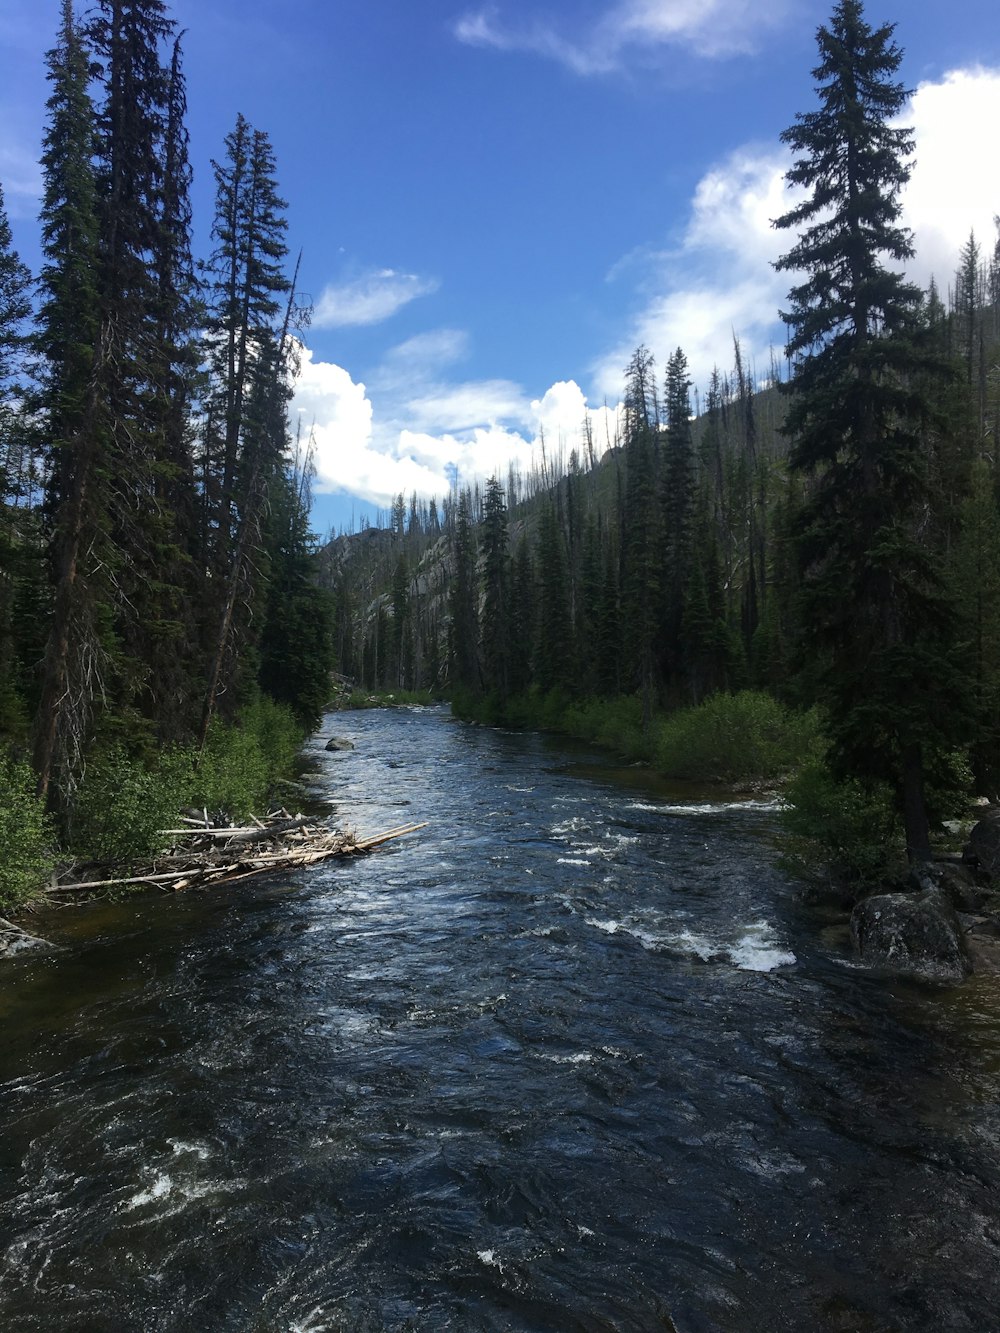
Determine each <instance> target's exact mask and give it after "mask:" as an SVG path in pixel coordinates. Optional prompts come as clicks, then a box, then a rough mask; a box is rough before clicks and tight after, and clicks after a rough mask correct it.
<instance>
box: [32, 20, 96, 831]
mask: <svg viewBox="0 0 1000 1333" xmlns="http://www.w3.org/2000/svg"><path fill="white" fill-rule="evenodd" d="M47 65H48V78H49V84H50V89H51V91H50V95H49V99H48V103H47V107H48V113H49V120H48V126H47V129H46V134H45V139H44V145H43V154H42V172H43V179H44V193H43V199H42V215H41V222H42V245H43V266H42V272H41V281H40V288H41V309H40V314H39V321H38V332H37V350H38V353H39V359H40V365H41V373H42V377H43V384H42V413H43V416H44V429H45V434H46V443H47V460H46V461H47V497H46V509H47V512H48V516H49V522H50V547H51V565H52V577H53V583H54V589H55V591H54V602H53V609H52V617H51V623H50V627H49V633H48V640H47V643H46V647H45V654H44V662H43V667H42V682H41V690H40V697H39V704H38V710H37V717H36V725H35V750H34V763H35V770H36V773H37V775H38V789H39V793H40V794H41V795H42V796H46V797H48V798H49V800H50V802H51V803H53V804H56V803H65V802H66V801H67V800H68V799H69V798H70V797H71V796H72V793H73V791H74V789H75V786H76V783H77V781H78V779H79V776H80V773H81V771H82V763H83V750H84V746H85V744H86V741H87V737H88V735H89V732H90V724H91V718H92V714H93V708H94V700H95V698H98V697H100V696H102V695H103V693H104V689H105V679H106V677H107V675H108V668H107V664H108V660H109V656H110V626H109V619H110V608H111V607H113V605H114V601H115V589H114V587H113V576H112V571H113V569H114V567H115V563H116V555H115V551H114V543H113V539H112V535H111V532H110V524H109V519H108V494H109V487H110V477H111V475H112V473H113V472H114V462H113V451H112V444H111V438H110V424H109V419H108V418H109V409H108V403H107V400H106V398H105V396H104V393H103V384H104V379H105V376H106V375H107V374H108V373H109V370H108V362H109V361H110V359H111V357H112V355H113V347H112V339H111V327H110V325H109V323H108V321H107V319H105V318H103V317H102V296H101V289H100V283H99V245H100V239H99V224H98V215H97V184H96V180H95V175H94V167H93V153H94V147H95V127H94V108H93V104H92V102H91V99H90V92H89V82H90V57H89V53H88V50H87V47H86V45H85V43H84V40H83V36H82V33H81V31H80V29H79V27H78V26H77V24H76V22H75V20H74V17H73V10H72V5H71V2H70V0H63V8H62V26H61V28H60V32H59V39H58V43H57V45H56V46H55V48H54V49H53V50H52V51H50V52H49V53H48V56H47ZM56 797H58V802H57V800H56Z"/></svg>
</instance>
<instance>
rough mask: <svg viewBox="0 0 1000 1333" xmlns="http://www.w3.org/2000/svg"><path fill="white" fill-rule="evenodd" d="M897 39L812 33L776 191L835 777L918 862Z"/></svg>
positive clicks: (935, 610) (904, 153)
mask: <svg viewBox="0 0 1000 1333" xmlns="http://www.w3.org/2000/svg"><path fill="white" fill-rule="evenodd" d="M892 34H893V27H892V26H891V25H888V24H886V25H883V26H882V27H879V28H874V29H873V28H872V27H870V26H869V24H868V23H867V22H866V21H865V18H864V14H863V10H862V6H861V3H860V0H839V3H838V4H837V6H836V7H835V9H834V11H833V15H832V18H831V20H830V23H829V25H828V26H823V27H821V28H820V29H819V31H818V34H817V40H818V44H819V53H820V63H819V65H818V66H817V68H816V69H815V71H814V77H815V79H816V83H817V93H818V97H819V107H818V109H817V110H815V111H811V112H808V113H805V114H800V115H799V116H798V117H797V118H796V123H795V125H793V126H792V127H791V128H790V129H788V130H786V131H785V133H784V135H783V139H784V142H785V143H787V144H789V145H790V147H791V148H792V149H793V151H794V152H795V153H796V154H798V156H797V158H796V160H795V163H794V165H793V166H792V168H791V170H790V171H789V172H788V176H787V180H788V182H789V184H791V185H795V186H800V187H804V189H805V190H806V191H807V195H806V198H805V199H804V200H803V202H802V203H800V204H798V205H797V206H795V207H794V208H792V209H790V210H789V211H788V212H787V213H785V214H784V215H783V216H782V217H780V218H778V219H777V222H776V225H777V226H778V227H781V228H785V229H788V228H795V229H800V228H801V229H802V230H801V232H800V235H799V237H798V239H797V240H796V242H795V244H794V245H793V246H792V248H791V249H790V250H789V251H788V252H787V253H786V254H785V255H783V256H782V258H781V259H780V260H779V262H778V267H779V269H784V270H791V271H796V272H797V271H802V272H804V273H805V274H806V277H805V279H804V281H803V282H801V283H799V284H798V285H796V286H795V287H793V288H792V290H791V293H790V309H789V311H788V312H787V313H785V314H783V318H784V320H785V322H786V324H787V325H788V330H789V344H788V345H789V352H790V355H791V356H792V357H794V358H795V373H794V375H793V377H792V379H791V381H790V382H789V385H788V389H789V392H790V398H791V401H790V405H789V412H788V418H787V424H786V429H787V431H788V432H789V434H790V435H791V436H792V439H793V448H792V454H791V461H792V465H793V467H794V468H795V469H797V470H798V471H800V472H803V473H805V474H807V475H808V476H809V477H811V478H812V479H813V484H812V487H811V491H810V494H809V496H808V498H807V501H806V504H805V507H804V509H803V512H802V516H801V522H800V558H801V561H802V565H803V570H804V593H805V597H806V601H807V610H806V622H807V624H808V625H809V627H810V641H811V643H810V646H811V650H812V652H813V654H814V656H815V659H816V660H817V661H818V662H819V663H820V665H821V672H820V680H821V688H822V692H823V696H824V702H825V704H826V706H827V709H828V712H829V718H830V728H831V735H832V741H833V756H834V759H835V762H836V764H837V766H838V767H839V769H840V770H841V771H842V772H846V773H852V774H855V775H858V776H861V777H863V778H867V779H883V780H888V781H890V782H891V783H892V784H893V785H894V787H895V789H896V791H897V793H898V797H899V803H900V807H901V810H902V812H903V816H904V824H905V829H906V841H907V848H908V851H909V855H910V856H911V858H914V859H921V858H925V857H927V856H929V854H930V853H929V824H928V815H927V808H926V800H925V792H924V779H925V771H926V767H927V762H928V759H929V758H931V757H933V756H934V755H935V754H936V753H940V752H941V751H942V750H943V749H946V748H947V746H948V743H949V741H950V740H951V737H950V735H948V734H947V733H948V732H949V722H950V720H951V719H952V718H954V716H955V706H954V698H953V693H954V692H953V690H951V689H950V688H949V687H950V686H951V684H952V682H953V681H954V673H953V670H952V667H951V665H950V664H949V663H947V661H946V660H945V645H946V642H947V634H948V627H949V620H948V616H947V611H946V607H945V605H944V601H943V598H942V596H941V592H940V587H939V581H938V578H937V576H936V572H935V568H934V563H933V560H932V558H931V556H930V553H929V552H928V551H927V550H926V549H925V548H924V546H923V544H922V541H921V525H922V523H923V520H924V516H925V514H926V512H927V509H928V506H929V505H930V496H929V494H928V489H927V486H926V484H925V472H924V459H923V458H922V455H921V432H920V427H921V422H922V418H923V416H924V414H925V411H926V408H925V403H924V402H923V401H922V399H921V398H920V396H919V394H917V393H916V392H915V390H914V388H913V386H912V380H913V377H914V374H915V372H917V371H919V370H921V369H923V368H924V366H925V358H924V357H923V355H922V354H921V352H920V351H919V349H918V347H917V345H916V343H915V338H916V335H917V323H918V319H917V315H918V310H919V307H920V293H919V291H918V290H917V289H916V288H915V287H914V286H912V285H910V284H909V283H907V282H906V281H905V279H904V278H903V277H902V276H901V275H900V274H899V273H898V272H897V271H896V269H894V268H892V267H889V266H888V265H891V264H900V263H902V262H903V261H905V260H906V259H908V258H909V257H910V256H911V254H912V246H911V242H910V237H909V234H908V233H907V232H906V231H905V230H904V229H903V228H902V227H901V226H900V225H899V212H900V207H899V192H900V189H901V187H902V186H903V184H904V183H905V182H906V180H907V179H908V177H909V174H910V168H909V165H908V163H907V158H908V157H909V155H910V153H911V151H912V146H913V136H912V133H911V131H910V130H908V129H902V128H899V127H898V126H896V124H895V123H894V121H895V117H896V116H897V115H898V113H899V111H900V110H901V109H902V106H903V103H904V101H905V99H906V90H905V88H904V87H903V85H902V84H901V83H899V82H897V81H896V78H895V75H896V73H897V71H898V69H899V65H900V62H901V59H902V54H901V52H900V50H899V48H898V47H897V46H896V44H895V43H894V41H893V40H892Z"/></svg>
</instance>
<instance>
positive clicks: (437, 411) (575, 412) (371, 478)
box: [293, 335, 617, 507]
mask: <svg viewBox="0 0 1000 1333" xmlns="http://www.w3.org/2000/svg"><path fill="white" fill-rule="evenodd" d="M412 341H415V340H412ZM434 345H435V341H434V335H427V336H426V342H425V344H424V346H425V349H426V348H430V347H432V346H434ZM437 345H438V346H446V340H441V341H439V342H438V343H437ZM451 345H452V346H453V345H454V344H451ZM404 349H408V351H409V352H412V351H413V348H412V346H409V347H408V345H407V344H403V345H402V346H401V347H399V348H395V349H393V351H392V352H391V353H390V354H389V355H388V357H387V358H386V363H385V364H384V365H383V366H382V367H380V368H379V371H378V373H377V375H376V376H373V377H372V383H373V384H374V383H379V384H381V386H382V389H381V391H380V392H379V393H377V394H376V401H377V403H378V410H377V411H376V408H375V405H374V403H373V400H372V398H370V397H369V392H368V388H367V387H366V385H365V384H362V383H355V381H354V380H352V378H351V376H350V375H349V374H348V372H347V371H346V370H344V369H343V368H342V367H340V366H336V365H333V364H331V363H329V362H323V361H317V360H315V358H314V356H313V353H312V352H311V351H310V350H309V349H308V348H303V349H302V358H301V369H300V373H299V378H298V381H297V383H296V392H295V399H294V402H293V411H294V412H296V413H297V414H298V417H299V420H300V421H301V423H302V428H303V432H304V433H309V431H310V430H311V431H312V436H313V440H314V443H315V448H316V453H315V462H316V469H317V477H316V490H317V491H325V492H343V493H346V494H350V495H356V496H358V497H359V498H361V499H363V500H367V501H369V502H370V503H372V504H374V505H377V506H380V507H384V506H388V505H389V504H390V503H391V501H392V497H393V496H394V495H397V494H398V493H399V492H400V491H402V492H403V493H404V494H405V495H409V494H410V493H411V492H413V491H416V492H417V494H418V495H420V496H422V497H430V496H432V495H437V496H441V495H444V494H446V493H447V491H448V490H449V489H450V486H451V478H452V475H453V474H454V473H455V472H456V471H457V473H458V475H459V477H460V478H461V479H462V481H463V482H467V481H473V480H475V479H479V480H484V479H485V478H486V477H488V476H490V475H491V474H493V473H497V474H498V475H500V476H501V477H505V476H506V472H507V468H508V465H509V464H510V463H514V464H515V465H516V466H517V467H518V468H520V469H521V470H522V472H528V471H529V470H530V469H531V468H532V466H534V465H537V464H538V463H539V462H540V460H541V435H542V432H543V431H544V435H545V440H546V449H547V451H548V456H549V458H550V459H551V458H552V455H553V453H554V452H555V451H556V449H557V448H560V447H561V448H562V451H563V452H564V453H565V454H568V452H569V450H570V449H573V448H576V449H579V450H580V451H581V453H582V449H583V445H582V438H581V437H582V423H583V419H584V415H585V414H587V413H589V414H590V417H591V421H592V429H593V436H594V447H595V451H596V452H597V453H598V454H600V453H602V452H603V450H604V448H605V447H606V441H608V440H610V441H612V442H613V441H614V438H615V433H616V425H617V419H616V413H615V409H605V408H599V409H592V408H588V406H587V403H586V399H585V398H584V395H583V393H582V391H581V390H580V388H579V386H578V385H576V384H575V383H574V382H573V381H564V382H560V383H558V384H554V385H552V386H551V388H549V389H548V390H547V391H546V392H545V394H543V395H542V397H541V398H540V399H537V400H535V401H534V402H530V403H529V402H528V401H527V400H526V398H525V396H524V394H523V393H522V392H521V391H520V390H519V389H518V388H517V386H516V385H510V384H508V383H507V382H506V381H493V380H486V381H482V382H476V381H470V382H467V383H464V384H460V385H452V386H450V387H449V386H445V385H442V386H439V392H438V394H437V397H436V398H434V397H433V396H432V395H431V393H428V394H427V395H426V396H425V397H424V399H423V400H420V401H419V409H420V410H419V412H418V413H414V412H413V411H412V410H411V408H412V404H411V403H410V401H409V400H408V399H406V397H405V395H404V396H403V397H400V396H399V389H400V387H401V386H400V385H399V384H396V385H395V387H394V384H393V380H392V377H391V370H392V364H393V362H394V361H395V362H396V363H398V361H399V360H400V357H401V355H402V356H403V357H404V359H405V355H406V352H405V351H404ZM404 383H405V384H406V385H408V384H409V383H410V381H409V379H406V380H405V382H404ZM499 409H503V412H501V411H499ZM421 414H422V415H421ZM504 415H507V416H508V417H509V418H510V419H508V420H502V419H500V418H501V417H502V416H504ZM455 422H461V425H456V424H454V423H455ZM515 425H516V426H518V427H519V428H518V429H515V428H514V426H515Z"/></svg>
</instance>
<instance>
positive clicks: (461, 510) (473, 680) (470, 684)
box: [448, 491, 482, 693]
mask: <svg viewBox="0 0 1000 1333" xmlns="http://www.w3.org/2000/svg"><path fill="white" fill-rule="evenodd" d="M471 509H472V500H471V497H470V495H469V492H468V491H462V492H461V494H460V495H459V497H458V506H457V509H456V514H455V527H454V531H453V533H452V543H451V545H452V559H453V562H454V577H453V579H452V585H451V590H450V594H449V599H448V602H449V611H450V613H451V627H450V629H451V632H450V638H449V644H448V661H449V672H448V674H449V677H450V680H451V684H452V687H453V688H455V687H457V688H459V689H461V690H466V691H470V692H472V693H478V692H479V690H480V688H481V686H482V679H481V672H480V666H479V650H478V645H479V591H478V586H477V579H476V535H475V532H474V530H473V526H472V515H471Z"/></svg>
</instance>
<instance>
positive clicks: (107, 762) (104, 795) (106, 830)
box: [70, 697, 302, 861]
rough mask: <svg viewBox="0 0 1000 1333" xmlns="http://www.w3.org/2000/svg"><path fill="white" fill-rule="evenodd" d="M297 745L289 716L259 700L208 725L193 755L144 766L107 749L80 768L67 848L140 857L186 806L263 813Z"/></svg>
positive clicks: (104, 856)
mask: <svg viewBox="0 0 1000 1333" xmlns="http://www.w3.org/2000/svg"><path fill="white" fill-rule="evenodd" d="M301 744H302V731H301V728H300V726H299V724H298V722H297V721H296V720H295V717H294V715H293V714H292V713H291V711H290V710H289V709H288V708H287V707H285V706H284V705H282V704H276V703H274V702H273V701H272V700H271V699H268V698H266V697H262V698H260V699H258V700H257V701H256V702H255V703H252V704H250V705H248V706H247V707H246V708H245V709H244V711H243V713H242V714H241V716H240V719H239V721H238V722H236V723H235V724H233V725H231V726H225V725H223V724H221V723H217V724H215V725H214V726H213V727H212V729H211V730H210V732H209V737H208V743H207V745H206V746H205V750H204V752H203V753H202V755H201V756H200V758H198V757H197V754H196V750H195V748H194V747H193V746H177V747H176V748H174V749H170V750H166V751H164V752H163V753H162V754H161V755H160V756H159V757H158V758H157V760H156V761H155V763H153V764H150V765H147V764H144V763H142V762H141V761H140V760H138V759H136V758H134V757H132V756H130V755H129V754H128V753H127V752H126V751H125V750H124V749H123V748H122V747H121V746H115V747H113V748H110V749H108V750H106V751H105V752H104V753H103V754H101V755H99V756H97V757H95V758H94V759H92V760H91V762H90V763H89V764H88V766H87V773H86V777H85V779H84V781H83V783H82V784H81V787H80V790H79V792H78V794H77V798H76V801H75V803H74V807H73V812H72V821H71V830H70V833H71V847H72V850H73V851H74V853H75V854H76V855H78V856H81V857H87V858H88V859H90V860H94V861H129V860H144V859H147V858H149V857H150V856H153V855H155V854H156V853H157V852H159V851H162V849H163V839H162V838H161V837H160V836H159V835H160V832H161V830H163V829H166V828H174V827H176V824H177V819H178V814H179V812H180V810H181V809H182V808H183V807H184V806H188V805H192V806H195V807H197V808H199V809H201V808H202V807H204V808H205V809H207V810H208V811H209V813H210V814H212V815H224V816H226V817H228V818H230V819H233V820H241V819H246V818H248V817H249V816H250V815H251V814H254V813H256V812H258V811H261V810H262V809H263V807H264V805H265V803H266V801H267V798H268V795H269V794H270V790H271V787H272V786H273V784H274V782H275V781H276V780H277V779H278V778H279V777H281V776H282V775H283V774H285V773H287V772H288V770H289V769H290V768H291V766H292V764H293V762H294V760H295V757H296V755H297V754H298V751H299V747H300V746H301ZM196 758H197V764H196Z"/></svg>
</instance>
